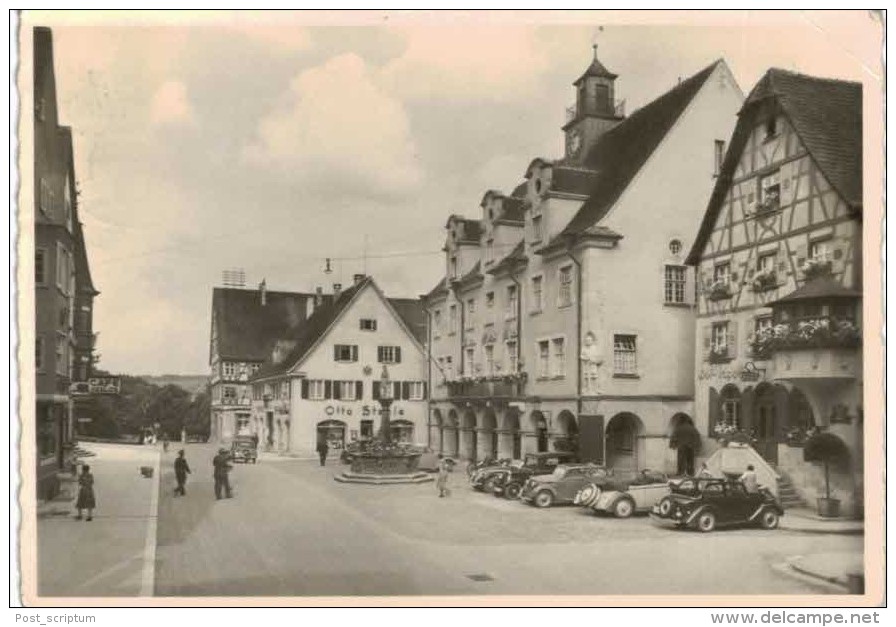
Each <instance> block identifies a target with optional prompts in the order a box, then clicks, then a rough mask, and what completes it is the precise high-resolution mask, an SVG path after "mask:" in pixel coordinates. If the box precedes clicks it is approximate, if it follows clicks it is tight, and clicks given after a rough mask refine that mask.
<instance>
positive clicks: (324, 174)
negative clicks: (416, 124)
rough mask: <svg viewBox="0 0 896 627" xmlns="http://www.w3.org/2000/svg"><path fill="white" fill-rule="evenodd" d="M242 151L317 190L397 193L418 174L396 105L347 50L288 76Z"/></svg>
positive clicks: (418, 178)
mask: <svg viewBox="0 0 896 627" xmlns="http://www.w3.org/2000/svg"><path fill="white" fill-rule="evenodd" d="M244 156H245V157H246V159H247V160H248V161H249V162H250V163H252V164H255V165H258V166H264V167H273V168H276V169H279V170H284V171H286V172H289V173H290V174H291V175H292V176H293V177H294V178H299V179H302V180H304V181H305V182H307V183H308V184H310V185H311V186H316V187H318V188H320V187H321V186H326V185H333V184H337V185H338V186H339V188H340V189H341V190H345V189H347V188H348V189H351V188H357V189H360V190H365V191H367V192H370V193H385V194H394V193H403V192H407V191H409V190H411V189H414V188H416V187H417V185H419V184H420V182H421V179H422V176H423V175H422V171H421V169H420V166H419V164H418V162H417V159H416V148H415V146H414V141H413V138H412V137H411V130H410V123H409V121H408V117H407V114H406V112H405V109H404V107H403V105H402V103H401V102H400V101H399V100H397V99H395V98H393V97H392V96H390V95H389V94H388V93H386V92H385V91H383V90H382V89H381V88H380V87H379V86H377V84H376V83H375V82H374V81H373V78H372V76H371V72H370V69H369V68H368V67H367V65H366V64H365V62H364V61H363V59H361V58H360V57H359V56H357V55H355V54H343V55H340V56H337V57H333V58H331V59H330V60H328V61H327V62H326V63H324V64H323V65H320V66H317V67H314V68H311V69H309V70H306V71H304V72H302V73H301V74H299V75H298V76H296V77H295V78H294V79H293V80H292V81H291V82H290V85H289V90H288V92H287V93H286V94H285V96H284V97H283V99H282V101H281V103H280V105H279V106H278V107H276V108H275V109H274V110H273V111H271V112H270V113H269V114H268V115H267V116H265V117H264V118H263V119H261V120H260V122H259V123H258V127H257V130H256V137H255V139H254V140H253V142H252V143H251V144H250V145H249V146H248V147H247V148H246V150H245V151H244Z"/></svg>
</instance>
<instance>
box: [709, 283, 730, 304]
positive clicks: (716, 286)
mask: <svg viewBox="0 0 896 627" xmlns="http://www.w3.org/2000/svg"><path fill="white" fill-rule="evenodd" d="M706 292H707V298H709V300H723V299H725V298H731V285H730V284H729V283H728V281H715V282H713V283H710V284H709V285H708V286H707V287H706Z"/></svg>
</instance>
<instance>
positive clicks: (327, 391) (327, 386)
mask: <svg viewBox="0 0 896 627" xmlns="http://www.w3.org/2000/svg"><path fill="white" fill-rule="evenodd" d="M332 396H333V382H332V381H330V380H329V379H327V380H326V381H324V399H326V400H330V398H332Z"/></svg>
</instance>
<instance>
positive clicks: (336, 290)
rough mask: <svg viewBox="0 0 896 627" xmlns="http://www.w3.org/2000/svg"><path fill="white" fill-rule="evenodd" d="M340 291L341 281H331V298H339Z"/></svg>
mask: <svg viewBox="0 0 896 627" xmlns="http://www.w3.org/2000/svg"><path fill="white" fill-rule="evenodd" d="M341 293H342V283H333V298H339V294H341Z"/></svg>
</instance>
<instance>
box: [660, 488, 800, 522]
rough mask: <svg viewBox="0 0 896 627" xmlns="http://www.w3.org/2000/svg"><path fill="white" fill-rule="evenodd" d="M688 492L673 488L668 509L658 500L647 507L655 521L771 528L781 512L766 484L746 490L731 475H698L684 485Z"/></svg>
mask: <svg viewBox="0 0 896 627" xmlns="http://www.w3.org/2000/svg"><path fill="white" fill-rule="evenodd" d="M687 487H688V488H689V489H690V493H685V492H681V491H678V492H673V493H672V494H671V495H669V496H668V497H666V498H665V499H664V500H667V501H668V508H667V513H663V508H661V505H662V504H663V501H660V503H657V504H656V505H655V506H654V507H653V509H651V511H650V517H651V519H652V520H653V521H654V522H657V523H659V524H661V525H666V526H673V527H686V528H689V529H698V530H700V531H703V532H709V531H712V530H714V529H716V527H728V526H734V525H758V526H760V527H762V528H763V529H774V528H775V527H777V526H778V521H779V519H780V518H781V516H783V515H784V509H783V508H782V507H781V503H780V502H778V499H777V498H775V495H774V494H772V493H771V492H770V491H769V490H768V489H766V488H760V489H759V491H758V492H748V491H747V488H746V487H745V486H744V484H743V483H742V482H740V481H737V480H731V479H697V480H694V482H693V483H691V484H689V485H688V486H687Z"/></svg>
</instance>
